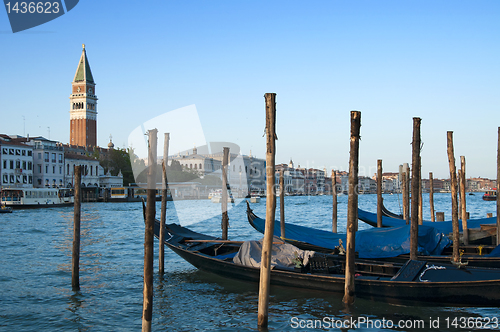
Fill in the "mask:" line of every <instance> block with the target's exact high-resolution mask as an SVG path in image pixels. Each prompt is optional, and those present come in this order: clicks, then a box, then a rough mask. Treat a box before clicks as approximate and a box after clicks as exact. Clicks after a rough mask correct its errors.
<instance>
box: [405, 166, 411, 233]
mask: <svg viewBox="0 0 500 332" xmlns="http://www.w3.org/2000/svg"><path fill="white" fill-rule="evenodd" d="M411 180H412V179H411V178H410V167H409V166H408V164H406V202H405V204H406V217H405V219H406V224H407V225H409V224H410V218H411V216H410V214H411V195H413V193H412V192H411Z"/></svg>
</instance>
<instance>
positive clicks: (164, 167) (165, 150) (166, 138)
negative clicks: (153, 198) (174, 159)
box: [158, 133, 170, 275]
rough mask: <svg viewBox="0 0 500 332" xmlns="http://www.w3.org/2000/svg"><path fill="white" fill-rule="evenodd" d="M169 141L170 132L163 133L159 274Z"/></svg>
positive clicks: (162, 259)
mask: <svg viewBox="0 0 500 332" xmlns="http://www.w3.org/2000/svg"><path fill="white" fill-rule="evenodd" d="M169 141H170V133H165V136H164V139H163V162H162V171H163V172H162V173H163V174H162V182H163V183H162V190H161V216H160V236H159V237H158V240H159V241H158V242H159V246H160V247H159V251H158V272H159V273H160V275H163V274H164V273H165V243H164V242H165V222H166V220H167V194H168V181H167V166H168V143H169Z"/></svg>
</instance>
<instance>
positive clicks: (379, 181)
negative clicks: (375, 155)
mask: <svg viewBox="0 0 500 332" xmlns="http://www.w3.org/2000/svg"><path fill="white" fill-rule="evenodd" d="M383 204H384V201H383V200H382V160H381V159H379V160H377V227H382V205H383Z"/></svg>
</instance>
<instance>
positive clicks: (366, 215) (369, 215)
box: [358, 208, 497, 234]
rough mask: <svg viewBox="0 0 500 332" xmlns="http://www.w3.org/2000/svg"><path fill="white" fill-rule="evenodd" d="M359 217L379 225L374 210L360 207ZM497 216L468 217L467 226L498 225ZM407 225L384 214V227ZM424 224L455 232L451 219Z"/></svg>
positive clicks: (370, 223) (372, 224)
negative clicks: (370, 210) (369, 210)
mask: <svg viewBox="0 0 500 332" xmlns="http://www.w3.org/2000/svg"><path fill="white" fill-rule="evenodd" d="M358 219H359V220H361V221H363V222H365V223H367V224H368V225H371V226H373V227H377V214H376V213H373V212H368V211H365V210H363V209H359V208H358ZM496 222H497V218H496V217H490V218H477V219H468V220H467V227H468V228H480V227H481V225H496ZM403 225H406V221H405V220H404V219H397V218H391V217H387V216H385V215H384V216H382V227H399V226H403ZM422 225H424V226H430V227H434V228H436V229H438V230H439V231H440V232H443V233H446V234H448V233H451V232H453V227H452V222H451V220H447V221H439V222H432V221H423V222H422ZM459 228H460V231H462V220H459Z"/></svg>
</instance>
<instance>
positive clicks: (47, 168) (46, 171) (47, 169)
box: [45, 165, 49, 174]
mask: <svg viewBox="0 0 500 332" xmlns="http://www.w3.org/2000/svg"><path fill="white" fill-rule="evenodd" d="M48 173H49V165H45V174H48Z"/></svg>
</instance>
